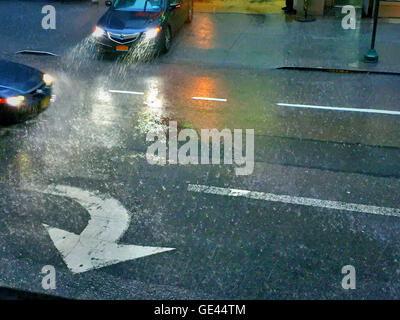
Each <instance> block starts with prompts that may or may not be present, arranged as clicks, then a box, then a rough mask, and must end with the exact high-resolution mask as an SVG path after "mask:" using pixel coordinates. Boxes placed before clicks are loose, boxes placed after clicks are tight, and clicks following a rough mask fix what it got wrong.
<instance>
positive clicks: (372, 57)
mask: <svg viewBox="0 0 400 320" xmlns="http://www.w3.org/2000/svg"><path fill="white" fill-rule="evenodd" d="M379 4H380V0H375V8H374V27H373V29H372V39H371V48H370V49H369V50H368V52H367V53H366V55H365V56H364V60H365V62H370V63H377V62H378V60H379V55H378V53H377V52H376V50H375V39H376V30H377V27H378V17H379Z"/></svg>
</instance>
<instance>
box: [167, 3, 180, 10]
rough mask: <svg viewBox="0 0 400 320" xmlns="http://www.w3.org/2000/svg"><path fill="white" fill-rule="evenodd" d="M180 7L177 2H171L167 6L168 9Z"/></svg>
mask: <svg viewBox="0 0 400 320" xmlns="http://www.w3.org/2000/svg"><path fill="white" fill-rule="evenodd" d="M180 7H181V4H180V3H178V2H172V3H170V4H169V8H170V9H177V8H180Z"/></svg>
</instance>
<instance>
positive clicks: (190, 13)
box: [185, 1, 193, 23]
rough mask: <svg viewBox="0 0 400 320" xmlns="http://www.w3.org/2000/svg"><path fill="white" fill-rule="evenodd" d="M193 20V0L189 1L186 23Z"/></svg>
mask: <svg viewBox="0 0 400 320" xmlns="http://www.w3.org/2000/svg"><path fill="white" fill-rule="evenodd" d="M192 21H193V1H191V2H190V6H189V12H188V17H187V19H186V21H185V22H186V23H191V22H192Z"/></svg>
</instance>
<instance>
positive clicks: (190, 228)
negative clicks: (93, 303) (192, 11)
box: [0, 16, 400, 299]
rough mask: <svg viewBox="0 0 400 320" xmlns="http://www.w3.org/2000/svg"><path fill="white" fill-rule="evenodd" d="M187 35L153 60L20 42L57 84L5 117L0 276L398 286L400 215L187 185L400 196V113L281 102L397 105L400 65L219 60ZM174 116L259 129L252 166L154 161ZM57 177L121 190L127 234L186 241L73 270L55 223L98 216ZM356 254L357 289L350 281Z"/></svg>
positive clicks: (113, 287)
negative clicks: (32, 111) (153, 143)
mask: <svg viewBox="0 0 400 320" xmlns="http://www.w3.org/2000/svg"><path fill="white" fill-rule="evenodd" d="M201 17H202V16H196V17H195V21H196V19H201ZM221 17H222V16H221ZM218 19H222V18H218ZM218 30H219V29H218ZM190 32H192V31H190V28H188V27H186V28H185V29H184V30H182V33H181V34H180V37H181V39H185V37H187V34H188V33H190ZM199 32H200V31H199ZM192 39H193V38H192ZM179 45H180V44H179V40H178V39H177V42H176V44H175V47H174V49H173V50H172V51H171V53H169V54H168V55H167V56H165V57H162V58H161V59H159V60H157V61H155V62H153V63H134V62H132V61H130V60H129V59H128V60H124V61H121V60H118V59H117V60H112V59H111V60H108V59H106V60H98V59H96V58H95V57H93V56H92V55H91V54H90V53H89V52H90V51H89V50H90V46H89V45H88V44H87V42H85V41H82V42H79V43H78V44H76V45H75V46H74V47H73V48H70V49H69V50H68V52H66V54H63V56H62V57H59V58H50V57H36V56H14V55H12V56H11V55H8V57H11V58H12V59H14V60H17V61H22V62H24V63H27V64H29V65H32V66H35V67H37V68H40V69H41V70H43V71H46V72H50V73H51V74H53V75H54V76H55V78H56V84H55V87H54V94H55V96H56V97H55V101H54V102H53V103H52V105H51V107H50V108H49V109H48V110H47V111H46V112H44V113H43V114H41V115H40V116H39V117H38V118H36V119H34V120H31V121H29V122H28V123H25V124H19V125H15V126H12V127H7V128H4V127H3V128H0V137H1V138H0V139H1V140H0V150H1V158H0V159H1V160H0V188H1V189H0V190H1V191H0V207H1V208H2V209H1V211H2V218H1V219H0V283H1V284H2V285H4V286H7V287H14V288H18V289H25V290H29V291H33V292H45V293H48V294H49V293H50V294H54V295H61V296H66V297H72V298H89V299H91V298H107V299H127V298H128V299H146V298H147V299H173V298H175V299H176V298H181V299H190V298H228V299H234V298H242V299H266V298H268V299H276V298H314V299H326V298H336V299H338V298H344V299H346V298H349V299H354V298H365V299H367V298H375V299H376V298H391V299H396V298H399V296H400V291H399V273H400V267H399V259H400V250H399V249H400V248H399V241H398V238H399V232H400V228H399V223H400V220H399V217H398V216H384V215H381V214H367V213H362V212H360V211H357V208H359V207H360V206H359V207H357V208H356V209H354V210H352V211H348V210H336V209H329V208H326V207H323V206H307V205H299V204H290V203H282V202H273V201H265V200H262V199H259V200H255V199H249V198H244V197H232V196H224V195H218V194H209V193H208V194H207V193H197V192H193V191H190V188H189V186H190V185H205V186H215V187H223V188H233V189H240V190H249V191H259V192H263V193H271V194H274V195H287V196H289V197H292V198H293V197H306V198H312V199H317V200H321V201H325V200H331V201H341V202H343V203H353V204H354V203H355V204H359V205H369V206H377V207H379V208H393V209H397V210H398V208H399V203H400V201H399V200H400V199H399V197H400V196H399V194H398V190H399V187H400V186H399V163H400V162H399V157H400V150H399V133H398V132H399V130H398V129H399V116H397V115H389V114H377V113H368V112H345V111H335V110H315V109H293V108H289V107H282V106H279V105H277V103H286V104H302V105H313V106H331V107H342V108H346V107H347V108H363V109H375V110H381V111H382V110H388V111H400V109H399V106H398V104H397V103H396V102H397V101H398V92H399V89H400V88H399V86H400V84H399V82H398V77H396V76H389V75H366V74H337V73H319V72H307V71H289V70H266V69H263V68H260V69H261V70H255V68H253V67H251V68H244V67H243V66H242V67H240V68H239V67H238V65H237V64H235V63H232V65H231V67H230V68H224V67H221V66H220V65H219V64H218V63H215V61H213V56H212V55H210V60H209V61H208V64H207V65H205V64H202V63H199V61H198V60H196V59H193V60H191V62H188V61H186V60H185V61H182V62H179V61H177V60H176V59H178V58H177V57H179V56H180V55H183V53H182V52H181V51H179V50H178V49H179ZM217 46H222V44H219V42H218V43H217ZM199 49H200V48H199ZM63 50H64V49H63ZM60 51H62V50H60ZM175 54H176V56H175ZM4 56H7V54H4ZM183 60H184V59H183ZM110 90H117V91H129V92H140V93H141V94H127V93H118V92H115V91H114V92H110ZM193 97H214V98H220V99H226V102H225V101H198V100H194V99H192V98H193ZM170 120H175V121H177V122H178V124H179V127H180V128H194V129H197V130H199V129H203V128H218V129H223V128H229V129H235V128H241V129H246V128H251V129H254V130H255V134H256V137H255V161H256V163H255V168H254V172H253V174H251V175H249V176H236V175H235V171H234V166H232V165H186V166H183V165H149V164H148V162H147V161H146V158H145V153H146V150H147V147H148V145H149V143H148V142H146V141H145V136H146V133H147V132H148V131H149V130H150V129H151V128H154V127H155V126H160V125H165V124H167V123H168V121H170ZM51 185H66V186H70V187H77V188H80V189H82V190H85V191H89V192H93V193H96V194H99V195H107V196H108V197H112V198H115V199H117V200H118V201H119V202H120V203H121V204H122V205H123V207H125V208H126V209H127V210H128V211H129V212H130V213H131V217H130V224H129V226H128V228H127V230H126V231H125V233H124V235H123V236H122V237H121V239H119V241H118V243H120V244H135V245H142V246H158V247H168V248H175V250H174V251H170V252H164V253H161V254H156V255H152V256H147V257H144V258H140V259H135V260H130V261H125V262H121V263H118V264H114V265H111V266H106V267H103V268H100V269H97V270H90V271H87V272H83V273H73V272H71V271H70V270H69V269H68V268H67V266H66V264H65V263H64V261H63V259H62V257H61V255H60V253H59V251H57V249H56V247H55V246H54V244H53V242H52V240H51V239H50V237H49V234H48V233H47V231H46V228H45V227H44V226H43V224H46V225H49V226H51V227H54V228H59V229H62V230H65V231H68V232H72V233H74V234H80V233H81V232H82V231H83V230H84V229H85V228H86V226H87V225H88V221H89V220H90V219H91V218H90V216H89V214H88V211H87V210H85V208H84V207H83V206H82V205H80V204H78V203H77V202H76V201H74V200H72V199H71V198H68V197H63V196H57V195H49V194H44V193H43V191H44V190H46V188H47V187H48V186H51ZM378 211H379V210H378ZM381 211H382V210H381ZM393 212H395V211H394V210H393ZM349 264H350V265H353V266H355V268H356V270H357V288H356V290H344V289H343V288H342V286H341V281H342V278H343V276H344V275H343V274H342V273H341V269H342V267H343V266H345V265H349ZM44 265H53V266H54V267H55V268H56V271H57V289H56V290H54V291H51V290H50V291H46V290H43V289H42V287H41V280H42V275H41V274H40V271H41V269H42V267H43V266H44Z"/></svg>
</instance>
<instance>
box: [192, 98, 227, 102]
mask: <svg viewBox="0 0 400 320" xmlns="http://www.w3.org/2000/svg"><path fill="white" fill-rule="evenodd" d="M192 99H193V100H206V101H219V102H227V101H228V99H218V98H207V97H192Z"/></svg>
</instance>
